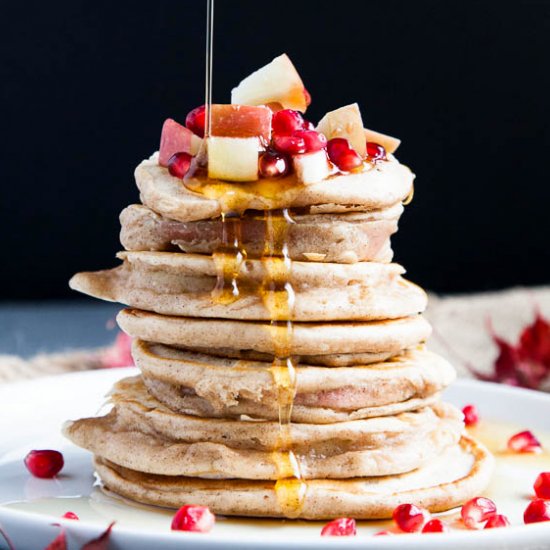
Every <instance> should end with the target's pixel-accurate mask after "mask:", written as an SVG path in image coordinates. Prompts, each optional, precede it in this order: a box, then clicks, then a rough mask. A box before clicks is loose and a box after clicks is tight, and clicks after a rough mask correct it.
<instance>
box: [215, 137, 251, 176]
mask: <svg viewBox="0 0 550 550" xmlns="http://www.w3.org/2000/svg"><path fill="white" fill-rule="evenodd" d="M207 143H208V177H209V178H211V179H220V180H229V181H256V180H257V179H258V151H259V149H260V138H258V137H247V138H238V137H219V136H212V137H209V138H208V142H207Z"/></svg>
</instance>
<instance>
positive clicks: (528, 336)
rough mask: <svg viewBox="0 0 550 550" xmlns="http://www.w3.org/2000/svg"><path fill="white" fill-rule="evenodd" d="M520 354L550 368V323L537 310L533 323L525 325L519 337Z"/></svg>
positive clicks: (547, 368) (546, 368)
mask: <svg viewBox="0 0 550 550" xmlns="http://www.w3.org/2000/svg"><path fill="white" fill-rule="evenodd" d="M518 348H519V349H518V351H519V354H520V355H521V356H522V357H523V359H525V360H529V361H533V362H535V363H539V364H540V365H542V366H543V367H544V368H545V370H546V371H547V370H549V369H550V323H549V322H548V321H547V320H546V319H544V318H543V317H542V315H541V314H540V311H537V314H536V317H535V321H534V322H533V324H531V325H529V326H527V327H525V328H524V329H523V332H522V333H521V336H520V338H519V346H518Z"/></svg>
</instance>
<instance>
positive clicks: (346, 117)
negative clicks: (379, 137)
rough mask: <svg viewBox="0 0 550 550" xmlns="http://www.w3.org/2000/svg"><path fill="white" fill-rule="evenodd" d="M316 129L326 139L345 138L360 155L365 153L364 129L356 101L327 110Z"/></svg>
mask: <svg viewBox="0 0 550 550" xmlns="http://www.w3.org/2000/svg"><path fill="white" fill-rule="evenodd" d="M316 130H317V131H318V132H321V133H323V134H325V136H326V137H327V139H332V138H335V137H342V138H346V139H347V140H348V141H349V144H350V145H351V147H352V148H353V149H354V150H355V151H356V152H357V153H359V154H360V155H361V156H362V157H364V156H365V155H366V153H367V142H366V140H365V130H364V128H363V120H362V118H361V111H360V110H359V105H357V103H352V104H351V105H346V106H345V107H340V109H336V110H334V111H330V112H328V113H327V114H326V115H325V116H324V117H323V118H322V119H321V120H320V121H319V124H317V128H316Z"/></svg>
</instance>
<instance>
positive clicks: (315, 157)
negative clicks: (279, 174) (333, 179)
mask: <svg viewBox="0 0 550 550" xmlns="http://www.w3.org/2000/svg"><path fill="white" fill-rule="evenodd" d="M292 162H293V164H294V171H295V173H296V177H297V178H298V180H299V181H300V182H301V183H303V184H304V185H310V184H312V183H318V182H320V181H323V180H324V179H326V178H328V176H329V173H330V167H329V163H328V159H327V154H326V152H325V151H324V150H321V151H315V152H313V153H304V154H303V155H295V156H294V157H292Z"/></svg>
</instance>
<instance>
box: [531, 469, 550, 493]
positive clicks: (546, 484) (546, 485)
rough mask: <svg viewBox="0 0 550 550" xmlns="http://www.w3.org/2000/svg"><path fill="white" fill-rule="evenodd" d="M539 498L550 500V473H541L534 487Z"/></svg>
mask: <svg viewBox="0 0 550 550" xmlns="http://www.w3.org/2000/svg"><path fill="white" fill-rule="evenodd" d="M533 488H534V489H535V494H536V495H537V496H538V497H539V498H545V499H550V472H541V473H540V474H539V475H538V477H537V479H536V480H535V484H534V485H533Z"/></svg>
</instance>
